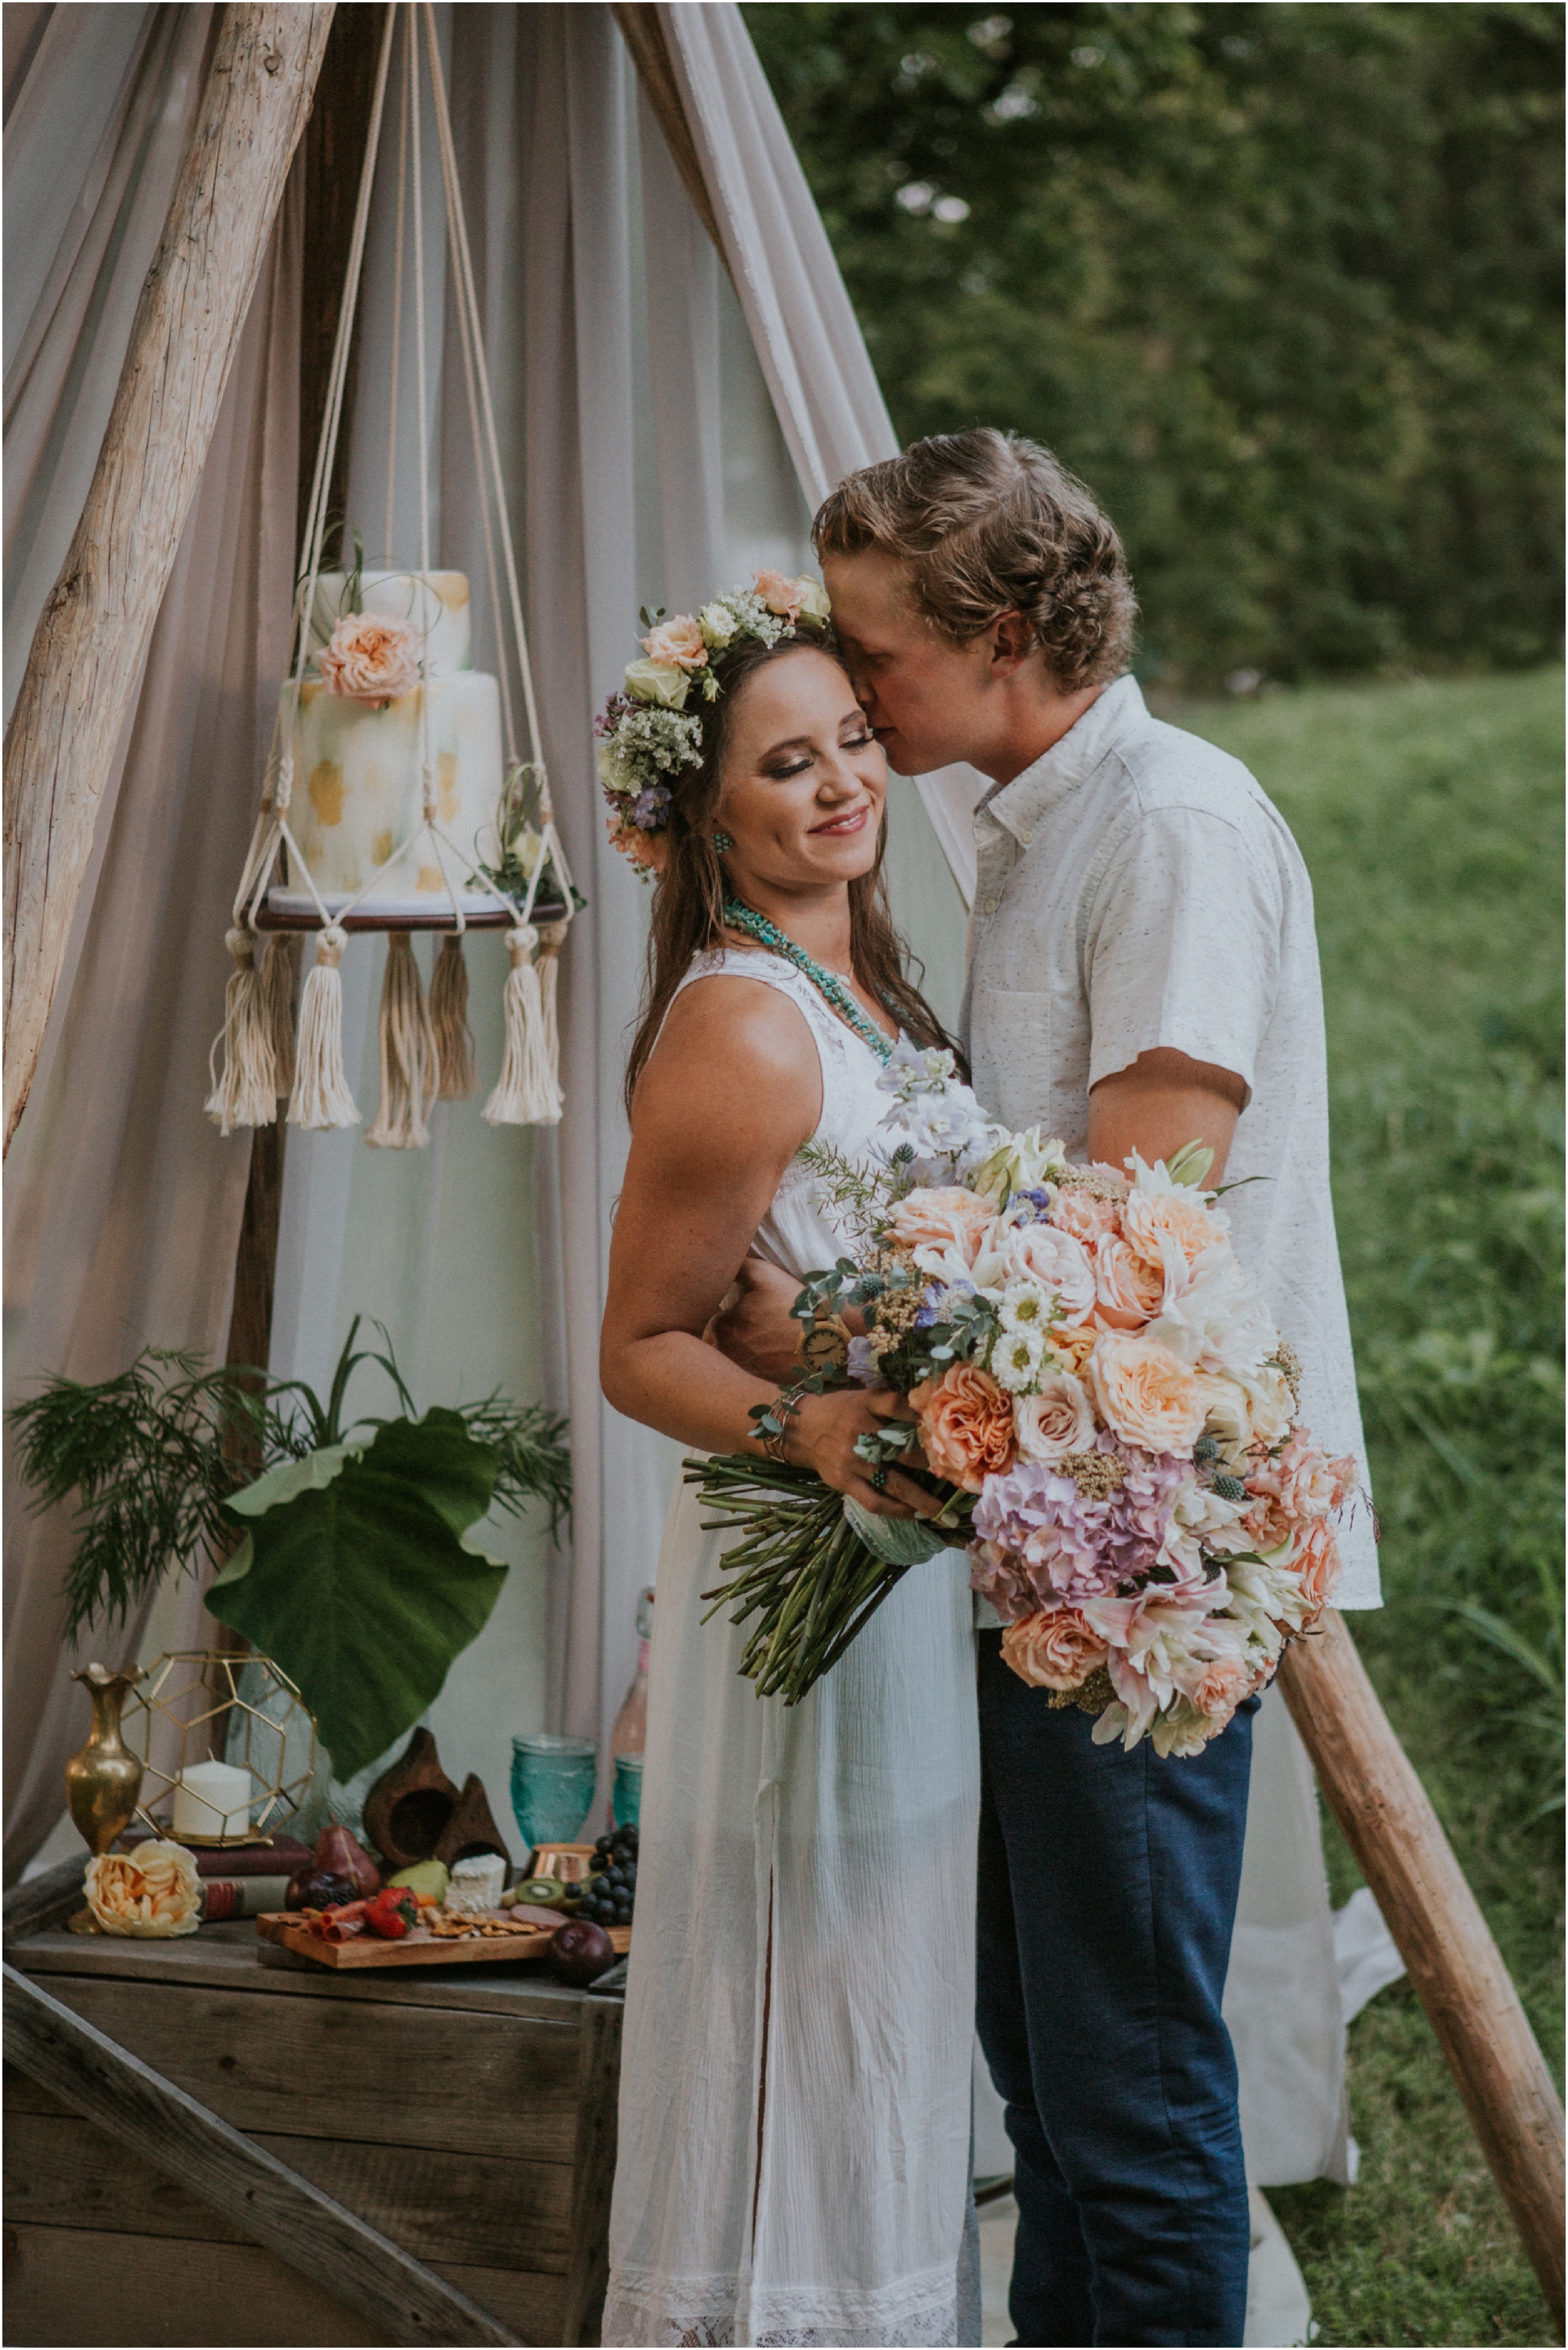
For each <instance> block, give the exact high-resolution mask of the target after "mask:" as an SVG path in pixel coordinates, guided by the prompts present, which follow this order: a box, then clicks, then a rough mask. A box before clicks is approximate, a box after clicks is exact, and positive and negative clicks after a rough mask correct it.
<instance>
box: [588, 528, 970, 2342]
mask: <svg viewBox="0 0 1568 2350" xmlns="http://www.w3.org/2000/svg"><path fill="white" fill-rule="evenodd" d="M644 642H645V644H646V646H647V648H648V651H649V660H646V661H639V662H634V663H633V665H632V668H631V669H630V670H629V671H628V692H627V693H625V694H620V695H618V696H617V697H616V698H615V700H614V701H613V702H611V704H610V708H609V711H608V712H607V715H606V717H605V718H604V719H603V720H602V721H601V722H600V733H601V736H602V737H603V738H604V739H603V742H602V743H601V748H600V753H599V766H600V773H601V775H602V776H603V777H604V779H605V783H606V786H607V795H608V797H609V800H610V804H611V808H612V811H613V819H612V834H613V836H614V837H616V838H617V842H618V846H623V847H628V849H629V851H630V853H631V854H632V855H633V856H634V857H635V858H636V859H637V861H638V862H639V863H640V864H642V865H643V866H645V867H648V868H652V869H653V870H654V871H655V873H656V876H657V878H656V879H655V884H654V899H653V916H652V930H651V938H650V942H649V986H648V992H647V1003H646V1008H645V1011H644V1014H643V1017H642V1021H641V1024H640V1026H639V1030H638V1034H637V1036H636V1040H635V1042H634V1044H633V1046H632V1050H631V1055H630V1063H629V1067H628V1076H627V1090H628V1104H629V1108H630V1115H631V1125H632V1143H631V1153H630V1158H629V1160H628V1167H627V1173H626V1181H625V1186H624V1189H623V1191H622V1193H621V1198H620V1204H619V1208H618V1213H617V1218H616V1225H615V1237H614V1243H613V1247H612V1250H611V1254H610V1269H609V1296H608V1304H607V1308H606V1313H605V1323H604V1337H603V1350H602V1358H601V1376H602V1380H603V1386H604V1391H605V1394H606V1396H607V1398H608V1399H609V1401H610V1402H611V1404H613V1405H614V1406H615V1407H616V1409H618V1410H620V1411H623V1412H625V1413H627V1414H628V1415H629V1417H631V1418H632V1419H638V1420H641V1421H643V1422H645V1423H646V1424H647V1425H649V1427H652V1428H657V1429H659V1430H662V1431H663V1432H664V1433H665V1434H666V1435H668V1436H671V1437H674V1438H676V1439H677V1440H679V1441H680V1443H681V1444H683V1445H687V1446H690V1447H693V1448H697V1449H701V1450H705V1451H713V1452H742V1451H753V1452H758V1453H760V1452H761V1451H763V1449H764V1444H772V1445H774V1446H775V1447H776V1446H777V1445H778V1443H779V1442H780V1441H781V1440H780V1439H778V1438H759V1436H758V1434H757V1432H756V1430H755V1425H754V1418H753V1414H754V1411H755V1409H756V1408H757V1407H759V1406H769V1405H778V1398H779V1390H778V1389H776V1388H774V1387H771V1386H769V1385H768V1384H766V1383H765V1382H764V1381H763V1380H762V1379H760V1378H754V1377H753V1376H752V1374H751V1373H749V1372H747V1371H744V1370H742V1369H741V1368H740V1367H738V1366H737V1365H735V1364H733V1363H732V1362H730V1361H729V1360H727V1359H726V1357H724V1356H723V1355H722V1354H721V1353H720V1352H719V1351H718V1349H717V1348H716V1347H713V1346H711V1345H709V1344H705V1343H704V1333H705V1331H706V1330H707V1328H708V1326H709V1324H710V1323H711V1320H712V1318H713V1316H714V1315H715V1314H716V1313H717V1311H718V1310H719V1307H720V1305H721V1301H722V1298H723V1296H724V1294H725V1292H726V1290H727V1289H728V1288H729V1287H730V1285H731V1284H732V1281H733V1280H734V1277H735V1274H736V1271H737V1268H738V1267H739V1266H740V1264H741V1263H742V1260H743V1259H744V1258H745V1256H746V1255H747V1253H749V1252H750V1253H756V1254H758V1255H761V1256H763V1257H765V1258H767V1259H769V1260H771V1261H772V1263H774V1264H776V1265H778V1266H781V1267H782V1268H783V1269H784V1270H785V1271H786V1272H788V1273H790V1274H794V1275H804V1274H807V1273H810V1272H812V1271H815V1270H818V1269H820V1268H822V1267H825V1266H826V1265H829V1264H831V1263H833V1261H834V1259H835V1258H836V1256H838V1255H839V1254H841V1253H843V1250H844V1248H845V1245H846V1235H845V1233H844V1232H842V1231H841V1229H840V1228H839V1226H838V1225H837V1224H836V1222H835V1221H834V1217H833V1215H832V1213H831V1211H830V1210H829V1208H828V1206H827V1205H826V1202H825V1201H824V1199H823V1198H822V1196H821V1194H820V1192H819V1191H818V1187H817V1184H816V1181H815V1178H814V1177H813V1175H812V1173H811V1171H810V1170H809V1169H808V1168H807V1167H806V1166H805V1164H804V1163H803V1161H802V1159H801V1156H800V1153H801V1149H802V1146H803V1145H804V1144H805V1143H807V1142H809V1141H811V1140H813V1139H815V1140H816V1141H817V1142H818V1143H820V1144H825V1145H832V1146H833V1147H834V1148H836V1149H838V1150H840V1151H843V1152H845V1153H846V1154H847V1155H849V1156H850V1157H857V1156H860V1157H863V1156H865V1155H866V1154H867V1153H868V1152H870V1151H873V1150H874V1149H876V1147H877V1144H876V1135H875V1129H876V1128H877V1123H878V1120H879V1118H880V1116H881V1114H882V1112H883V1111H884V1110H885V1109H886V1108H887V1107H888V1098H887V1097H886V1096H885V1095H883V1094H880V1093H878V1092H877V1086H876V1081H877V1076H878V1075H879V1074H880V1071H881V1069H882V1066H883V1065H884V1063H885V1061H886V1059H887V1056H888V1050H889V1047H890V1046H891V1045H892V1044H893V1042H894V1041H895V1039H896V1037H897V1035H898V1031H899V1029H900V1028H901V1029H902V1030H903V1032H904V1033H905V1034H907V1035H909V1036H910V1037H911V1038H913V1039H914V1040H915V1041H916V1042H918V1043H921V1044H940V1043H944V1042H945V1041H946V1039H945V1038H944V1037H943V1036H942V1034H941V1031H940V1027H939V1025H938V1024H937V1022H936V1020H935V1019H934V1018H933V1016H932V1014H931V1013H930V1011H929V1008H928V1007H927V1005H926V1004H925V1003H924V1002H923V1001H922V999H921V997H920V995H919V993H918V991H917V990H916V988H915V986H914V985H913V983H912V982H911V981H910V980H909V978H908V977H907V975H906V973H905V971H904V967H903V961H902V955H901V951H900V947H899V942H898V938H897V935H896V933H895V931H894V930H893V926H892V922H891V919H890V916H889V914H888V907H887V901H886V898H885V895H884V891H883V887H882V882H881V878H880V868H881V861H882V841H883V816H884V801H885V797H886V793H887V770H886V767H885V765H884V763H883V758H882V754H881V751H880V749H879V748H878V746H877V743H876V741H875V740H874V738H873V737H872V735H871V734H870V733H868V731H867V726H866V722H865V720H864V718H863V717H862V714H861V712H860V710H859V707H858V705H857V702H856V699H855V695H854V693H853V691H851V688H850V685H849V682H848V679H847V677H846V674H845V671H844V670H843V669H842V668H841V667H840V665H839V662H838V660H836V657H835V655H834V653H833V650H832V639H831V637H830V635H829V632H828V630H827V628H826V599H825V598H824V597H823V593H822V590H821V588H820V587H817V586H816V584H815V582H814V581H809V580H789V581H786V580H784V579H781V578H779V577H777V575H776V574H772V573H767V572H763V573H759V574H758V575H757V581H756V587H755V590H754V592H753V591H745V590H736V591H735V592H734V593H733V594H732V595H730V596H727V597H722V598H718V599H716V600H715V601H714V602H713V603H711V604H709V605H708V606H706V607H705V608H704V609H703V612H702V614H701V620H700V621H696V620H691V619H677V620H671V621H670V622H667V623H665V624H664V625H663V626H662V627H656V628H655V629H654V631H653V633H652V634H651V635H650V636H649V638H647V639H644ZM778 1408H779V1411H780V1415H781V1417H782V1419H783V1425H784V1436H783V1438H782V1443H783V1446H784V1454H785V1457H787V1458H788V1459H789V1460H791V1461H798V1462H802V1463H805V1464H806V1465H808V1466H810V1467H811V1468H813V1469H815V1471H817V1472H818V1474H819V1475H821V1476H822V1477H824V1478H825V1479H826V1481H827V1482H828V1483H829V1484H830V1485H833V1486H835V1487H836V1489H837V1490H839V1491H840V1492H845V1493H849V1494H853V1495H854V1496H855V1498H856V1499H857V1501H858V1502H860V1503H862V1504H863V1506H864V1507H865V1508H867V1510H871V1511H875V1512H878V1513H883V1514H886V1515H888V1516H893V1517H908V1516H910V1515H911V1514H915V1513H917V1512H919V1510H920V1509H921V1508H922V1507H923V1506H924V1505H925V1497H924V1496H923V1494H922V1493H921V1492H920V1489H919V1487H918V1486H917V1485H916V1484H914V1483H913V1482H911V1481H909V1480H907V1479H901V1478H900V1477H899V1476H898V1473H897V1471H887V1470H880V1469H878V1470H874V1471H872V1470H868V1469H867V1464H866V1463H865V1462H864V1461H860V1460H859V1459H858V1458H857V1455H856V1452H855V1449H854V1448H855V1441H856V1439H857V1437H858V1436H860V1435H862V1434H863V1433H866V1432H867V1431H868V1430H872V1429H874V1428H875V1427H876V1426H877V1424H878V1422H879V1420H881V1419H885V1418H886V1417H887V1416H888V1414H889V1413H890V1412H892V1411H895V1410H897V1409H899V1407H898V1404H897V1402H896V1399H894V1398H892V1397H890V1396H885V1395H877V1394H867V1393H866V1392H864V1391H862V1390H859V1389H849V1390H841V1391H836V1392H833V1393H829V1394H827V1395H823V1396H805V1397H802V1398H799V1399H795V1400H794V1402H793V1403H792V1402H791V1401H790V1399H789V1396H788V1394H787V1391H786V1394H785V1398H784V1403H783V1404H782V1405H779V1406H778ZM700 1510H701V1505H700V1504H699V1503H697V1502H696V1500H695V1499H694V1497H693V1495H692V1493H691V1490H690V1489H689V1488H687V1487H684V1486H682V1487H680V1488H678V1490H677V1492H676V1495H675V1498H674V1501H673V1502H672V1503H671V1505H670V1515H669V1519H668V1522H667V1523H666V1527H665V1533H664V1543H663V1548H662V1551H661V1553H660V1556H659V1606H658V1609H657V1611H656V1629H655V1633H654V1643H653V1660H652V1670H651V1677H650V1682H649V1719H648V1746H647V1765H646V1768H647V1780H646V1785H647V1794H646V1795H645V1798H644V1803H643V1811H642V1820H641V1853H640V1862H639V1884H638V1905H637V1939H636V1944H635V1948H634V1951H633V1956H632V1960H631V1968H630V1981H629V1986H628V1994H627V2012H626V2034H625V2042H624V2051H623V2057H622V2067H621V2092H620V2141H619V2161H618V2169H617V2173H616V2182H615V2199H614V2206H613V2210H612V2214H611V2220H610V2272H609V2285H608V2295H607V2303H606V2308H605V2315H604V2325H603V2334H602V2339H603V2340H604V2341H605V2342H606V2343H607V2344H643V2343H649V2344H652V2343H670V2344H691V2345H708V2344H731V2343H733V2344H768V2343H799V2344H824V2345H829V2344H842V2345H853V2344H888V2345H893V2344H905V2343H908V2344H943V2343H953V2342H956V2341H957V2340H958V2338H959V2334H958V2326H959V2322H960V2321H959V2314H958V2307H957V2298H958V2272H959V2264H960V2258H961V2245H962V2241H963V2237H964V2224H965V2213H966V2207H967V2201H968V2194H969V2179H968V2170H969V2142H970V2140H969V2129H970V2064H971V2043H972V2033H973V1991H972V1983H973V1968H974V1950H973V1942H974V1899H975V1894H974V1887H975V1833H976V1815H977V1810H978V1801H979V1774H978V1761H977V1739H976V1729H975V1695H974V1651H973V1638H972V1633H971V1603H970V1596H969V1590H968V1582H967V1575H966V1571H965V1565H964V1562H963V1560H962V1558H961V1555H958V1554H954V1553H951V1552H947V1553H943V1554H941V1555H940V1556H939V1557H937V1558H935V1559H933V1560H931V1561H930V1562H929V1564H928V1565H926V1566H924V1567H922V1568H920V1569H919V1570H917V1571H916V1572H914V1573H912V1574H910V1575H906V1576H905V1577H904V1578H903V1580H902V1581H901V1582H900V1583H899V1584H898V1586H897V1587H896V1588H895V1591H894V1593H893V1596H891V1597H890V1598H889V1599H888V1602H887V1603H886V1605H885V1606H884V1607H883V1608H882V1609H881V1611H880V1613H879V1614H878V1615H877V1617H875V1619H874V1620H873V1622H872V1623H871V1625H870V1627H868V1629H867V1631H866V1632H865V1633H863V1634H862V1635H861V1637H860V1638H859V1639H858V1640H857V1642H856V1644H855V1646H854V1647H853V1648H851V1649H850V1650H849V1652H848V1654H847V1655H846V1657H845V1659H844V1660H843V1661H842V1662H841V1663H840V1664H839V1665H838V1666H837V1667H836V1669H834V1670H833V1671H832V1672H831V1673H830V1674H828V1675H827V1676H826V1679H824V1680H822V1681H820V1682H818V1684H817V1685H816V1687H815V1689H813V1690H811V1692H810V1694H809V1695H808V1696H807V1697H806V1698H805V1700H803V1701H802V1702H801V1703H800V1704H799V1705H797V1706H794V1707H790V1708H786V1707H785V1706H784V1704H783V1702H782V1700H778V1699H776V1698H763V1699H759V1698H758V1697H757V1696H756V1694H755V1692H754V1690H753V1685H752V1684H751V1682H750V1681H747V1680H743V1679H741V1677H740V1675H739V1673H738V1671H737V1665H738V1662H739V1659H740V1656H741V1650H742V1637H741V1635H740V1633H739V1632H738V1631H737V1630H736V1629H735V1628H734V1627H732V1626H731V1625H730V1624H729V1622H728V1621H727V1619H726V1618H725V1617H724V1616H723V1615H722V1613H721V1614H720V1615H719V1616H716V1617H714V1618H713V1619H712V1621H711V1622H710V1623H709V1624H707V1625H706V1626H704V1625H703V1624H702V1623H701V1617H702V1614H703V1602H702V1597H701V1595H702V1593H703V1592H704V1591H708V1590H710V1589H711V1587H712V1586H714V1584H715V1583H716V1582H717V1581H718V1580H719V1573H720V1562H721V1559H722V1552H723V1547H724V1543H725V1539H726V1537H725V1536H724V1535H723V1534H719V1533H705V1532H704V1531H703V1529H702V1527H701V1523H700Z"/></svg>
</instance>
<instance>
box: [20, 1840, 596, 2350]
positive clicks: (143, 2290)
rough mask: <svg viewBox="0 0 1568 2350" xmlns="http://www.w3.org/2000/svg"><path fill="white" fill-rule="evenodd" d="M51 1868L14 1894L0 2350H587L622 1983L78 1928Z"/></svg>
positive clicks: (252, 1938) (239, 1935)
mask: <svg viewBox="0 0 1568 2350" xmlns="http://www.w3.org/2000/svg"><path fill="white" fill-rule="evenodd" d="M56 1876H57V1872H54V1871H51V1872H50V1877H49V1878H37V1879H35V1880H33V1882H32V1883H31V1884H29V1885H26V1886H24V1887H19V1888H18V1890H17V1892H16V1894H14V1895H13V1896H12V1897H11V1898H10V1899H9V1900H8V1902H7V1905H6V1907H7V1913H8V1915H7V1947H6V1951H5V1957H6V1961H7V1970H6V1979H5V2055H6V2059H7V2061H6V2064H5V2199H6V2208H5V2269H6V2279H5V2291H6V2320H5V2340H6V2342H7V2343H8V2344H16V2345H25V2344H33V2343H39V2344H44V2343H51V2344H69V2345H98V2344H103V2345H140V2344H153V2343H157V2344H165V2343H167V2344H186V2343H188V2344H192V2345H203V2350H205V2345H230V2344H233V2345H249V2344H256V2345H284V2344H312V2345H327V2344H340V2343H342V2344H348V2343H387V2342H403V2343H413V2342H421V2343H425V2342H428V2343H438V2342H440V2343H466V2342H490V2343H498V2344H504V2343H510V2342H518V2343H530V2344H567V2343H574V2344H575V2343H597V2340H598V2338H599V2337H598V2325H599V2314H600V2309H601V2306H602V2303H603V2299H604V2287H605V2264H606V2230H607V2221H608V2216H609V2194H610V2182H611V2178H612V2176H613V2173H614V2168H615V2101H616V2088H617V2082H618V2073H619V2063H620V2028H621V2000H620V1997H619V1995H618V1993H613V1992H607V1993H597V1992H593V1991H588V1992H584V1991H571V1990H567V1989H566V1988H565V1987H564V1986H562V1985H561V1984H558V1983H556V1982H553V1981H551V1980H550V1979H549V1977H548V1975H547V1974H546V1973H545V1971H544V1970H543V1969H542V1968H541V1966H540V1965H539V1964H538V1963H537V1962H535V1963H534V1964H532V1965H525V1964H518V1965H497V1966H493V1967H485V1968H478V1967H469V1968H464V1969H462V1970H458V1969H455V1968H454V1969H452V1970H450V1971H448V1970H445V1969H441V1968H425V1969H421V1970H410V1972H408V1973H403V1974H400V1973H391V1972H389V1973H385V1974H372V1975H369V1976H368V1977H367V1976H366V1975H363V1974H354V1973H332V1972H328V1971H327V1970H326V1969H322V1968H317V1967H314V1966H312V1965H311V1963H310V1962H309V1960H302V1959H295V1958H293V1957H291V1956H290V1954H289V1953H288V1952H287V1951H286V1950H279V1949H277V1948H276V1947H275V1945H272V1944H268V1943H265V1942H263V1941H262V1940H261V1939H260V1938H259V1937H258V1936H257V1933H256V1930H255V1926H254V1920H249V1919H234V1920H232V1921H227V1922H224V1923H222V1924H215V1925H211V1926H203V1927H202V1929H200V1931H199V1932H197V1933H195V1934H193V1935H190V1936H188V1937H186V1938H185V1939H182V1940H179V1941H136V1940H127V1939H119V1938H110V1937H107V1936H96V1935H94V1936H83V1935H77V1934H72V1933H70V1932H68V1931H67V1930H65V1926H64V1917H65V1914H66V1913H67V1910H68V1909H69V1908H75V1907H77V1906H78V1904H79V1890H78V1888H79V1884H80V1869H79V1866H76V1867H75V1870H74V1879H73V1881H72V1883H71V1885H70V1887H69V1890H68V1893H67V1889H66V1887H65V1884H64V1882H63V1881H62V1884H61V1885H60V1886H58V1887H56V1888H55V1890H54V1892H53V1894H52V1896H51V1894H50V1893H49V1891H48V1887H49V1885H50V1880H51V1879H53V1878H54V1877H56ZM65 1876H66V1877H67V1878H71V1877H72V1871H71V1869H69V1868H67V1871H66V1872H65ZM46 2084H47V2085H46ZM84 2107H86V2108H87V2112H84V2110H83V2108H84ZM88 2113H90V2114H91V2115H92V2116H94V2117H93V2118H90V2119H89V2118H88Z"/></svg>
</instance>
